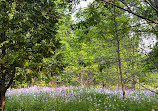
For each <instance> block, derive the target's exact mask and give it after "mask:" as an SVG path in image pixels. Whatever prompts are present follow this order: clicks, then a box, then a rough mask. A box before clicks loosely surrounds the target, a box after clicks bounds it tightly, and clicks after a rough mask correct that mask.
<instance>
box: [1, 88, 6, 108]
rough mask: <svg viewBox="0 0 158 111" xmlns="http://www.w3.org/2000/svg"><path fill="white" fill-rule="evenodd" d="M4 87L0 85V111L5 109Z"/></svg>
mask: <svg viewBox="0 0 158 111" xmlns="http://www.w3.org/2000/svg"><path fill="white" fill-rule="evenodd" d="M5 92H6V91H5V87H3V86H2V85H1V90H0V111H5Z"/></svg>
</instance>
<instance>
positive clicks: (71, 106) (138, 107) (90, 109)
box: [6, 86, 158, 111]
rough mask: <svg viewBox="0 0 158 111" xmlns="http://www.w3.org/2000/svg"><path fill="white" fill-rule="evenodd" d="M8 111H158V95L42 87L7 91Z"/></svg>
mask: <svg viewBox="0 0 158 111" xmlns="http://www.w3.org/2000/svg"><path fill="white" fill-rule="evenodd" d="M6 111H158V95H157V94H155V93H152V92H150V91H147V90H136V91H134V90H127V91H126V97H125V99H122V91H121V90H120V89H115V90H114V89H113V90H111V89H105V88H100V87H96V88H94V87H89V88H87V87H72V86H71V87H65V86H61V87H39V86H33V87H28V88H19V89H8V91H7V93H6Z"/></svg>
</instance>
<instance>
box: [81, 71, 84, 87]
mask: <svg viewBox="0 0 158 111" xmlns="http://www.w3.org/2000/svg"><path fill="white" fill-rule="evenodd" d="M83 75H84V68H81V87H83V86H84V83H83Z"/></svg>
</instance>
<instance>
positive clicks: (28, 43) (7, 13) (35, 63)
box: [0, 0, 60, 110]
mask: <svg viewBox="0 0 158 111" xmlns="http://www.w3.org/2000/svg"><path fill="white" fill-rule="evenodd" d="M59 17H60V13H59V12H57V6H56V4H55V2H54V1H45V0H33V1H32V0H31V1H6V0H1V1H0V35H1V37H0V108H1V110H4V106H5V92H6V91H7V89H8V88H9V87H10V86H11V85H12V83H13V81H14V80H18V79H21V77H22V76H21V74H19V73H17V71H18V69H19V68H23V67H24V66H29V68H30V69H31V70H33V71H35V72H37V70H40V68H41V67H42V64H41V63H42V60H43V58H47V57H50V56H52V55H54V54H55V50H56V49H57V48H59V47H60V45H59V40H57V39H56V36H55V35H56V33H57V32H56V30H57V29H58V27H57V25H56V23H57V22H58V18H59ZM34 74H37V73H34Z"/></svg>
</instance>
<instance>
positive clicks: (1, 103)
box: [0, 32, 6, 111]
mask: <svg viewBox="0 0 158 111" xmlns="http://www.w3.org/2000/svg"><path fill="white" fill-rule="evenodd" d="M1 38H2V41H5V40H6V39H5V38H6V36H5V32H3V33H2V34H1ZM1 49H2V60H3V59H4V58H5V56H6V47H5V45H3V46H2V48H1ZM0 66H1V67H0V79H1V80H0V111H5V92H6V88H5V77H6V73H5V72H6V68H5V65H4V63H1V64H0Z"/></svg>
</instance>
